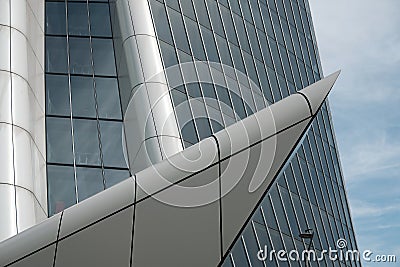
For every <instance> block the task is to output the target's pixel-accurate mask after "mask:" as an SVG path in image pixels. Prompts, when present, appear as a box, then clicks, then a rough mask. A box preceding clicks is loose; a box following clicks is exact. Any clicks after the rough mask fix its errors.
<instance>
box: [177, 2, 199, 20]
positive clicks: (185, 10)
mask: <svg viewBox="0 0 400 267" xmlns="http://www.w3.org/2000/svg"><path fill="white" fill-rule="evenodd" d="M180 2H181V7H182V14H183V15H185V16H187V17H189V18H191V19H193V20H196V16H195V15H194V9H193V4H192V1H187V0H181V1H180Z"/></svg>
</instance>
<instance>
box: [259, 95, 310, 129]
mask: <svg viewBox="0 0 400 267" xmlns="http://www.w3.org/2000/svg"><path fill="white" fill-rule="evenodd" d="M270 108H271V112H272V116H273V118H274V122H275V130H276V131H277V132H280V131H282V130H283V129H285V128H287V127H289V126H290V125H293V123H296V122H299V121H301V120H304V119H305V118H307V117H310V116H311V112H310V108H309V106H308V104H307V101H306V100H305V98H304V97H303V96H301V95H299V94H293V95H291V96H289V97H286V98H284V99H282V100H281V101H279V102H277V103H275V104H273V105H271V106H270ZM260 118H262V117H260Z"/></svg>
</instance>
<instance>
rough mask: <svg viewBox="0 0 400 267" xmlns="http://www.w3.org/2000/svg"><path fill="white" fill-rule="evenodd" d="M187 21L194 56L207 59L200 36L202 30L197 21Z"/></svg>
mask: <svg viewBox="0 0 400 267" xmlns="http://www.w3.org/2000/svg"><path fill="white" fill-rule="evenodd" d="M185 1H187V0H185ZM188 2H190V1H188ZM185 21H186V27H187V32H188V35H189V39H190V46H191V47H192V51H193V56H194V57H195V58H197V59H200V60H206V55H205V53H204V48H203V42H202V40H201V37H200V32H199V28H198V25H197V23H196V22H194V21H193V20H191V19H185Z"/></svg>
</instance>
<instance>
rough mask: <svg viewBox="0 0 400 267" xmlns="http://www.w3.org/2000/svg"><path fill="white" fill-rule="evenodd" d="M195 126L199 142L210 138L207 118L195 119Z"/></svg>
mask: <svg viewBox="0 0 400 267" xmlns="http://www.w3.org/2000/svg"><path fill="white" fill-rule="evenodd" d="M196 126H197V130H198V132H199V136H200V140H203V139H205V138H207V137H210V136H211V127H210V123H209V121H208V119H207V118H196Z"/></svg>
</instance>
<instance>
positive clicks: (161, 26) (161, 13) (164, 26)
mask: <svg viewBox="0 0 400 267" xmlns="http://www.w3.org/2000/svg"><path fill="white" fill-rule="evenodd" d="M149 2H150V5H151V10H152V12H153V18H154V23H155V26H156V31H157V35H158V38H160V40H163V41H165V42H167V43H169V44H173V42H172V36H171V30H170V28H169V23H168V19H167V13H166V12H165V6H164V5H163V4H162V3H160V2H157V1H149Z"/></svg>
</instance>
